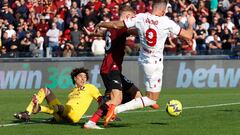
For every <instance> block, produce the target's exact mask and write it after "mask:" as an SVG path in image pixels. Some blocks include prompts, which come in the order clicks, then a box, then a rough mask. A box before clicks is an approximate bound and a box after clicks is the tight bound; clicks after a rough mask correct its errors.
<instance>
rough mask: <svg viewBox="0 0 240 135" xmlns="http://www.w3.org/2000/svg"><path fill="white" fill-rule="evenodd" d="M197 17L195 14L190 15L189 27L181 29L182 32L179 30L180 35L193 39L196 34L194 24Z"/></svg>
mask: <svg viewBox="0 0 240 135" xmlns="http://www.w3.org/2000/svg"><path fill="white" fill-rule="evenodd" d="M195 21H196V20H195V18H194V17H193V16H189V17H188V28H187V29H186V30H185V29H181V30H180V32H179V36H180V37H183V38H185V39H187V40H192V38H193V34H194V31H193V24H194V23H195Z"/></svg>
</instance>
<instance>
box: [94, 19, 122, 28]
mask: <svg viewBox="0 0 240 135" xmlns="http://www.w3.org/2000/svg"><path fill="white" fill-rule="evenodd" d="M96 27H97V28H100V27H103V28H110V29H122V28H125V24H124V22H123V21H110V22H100V23H98V24H97V25H96Z"/></svg>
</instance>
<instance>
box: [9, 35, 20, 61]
mask: <svg viewBox="0 0 240 135" xmlns="http://www.w3.org/2000/svg"><path fill="white" fill-rule="evenodd" d="M9 45H10V48H9V53H10V54H9V56H11V57H17V52H18V48H19V46H20V41H19V40H18V39H17V36H16V34H13V35H12V38H11V41H10V42H9Z"/></svg>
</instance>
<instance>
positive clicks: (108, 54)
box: [84, 6, 142, 129]
mask: <svg viewBox="0 0 240 135" xmlns="http://www.w3.org/2000/svg"><path fill="white" fill-rule="evenodd" d="M134 15H135V13H134V10H133V9H132V8H131V7H128V6H126V7H123V8H122V9H120V20H124V19H126V18H127V17H132V16H134ZM85 31H86V32H87V33H88V34H89V35H93V36H104V37H105V40H106V47H105V50H106V51H105V57H104V59H103V62H102V66H101V70H100V74H101V77H102V80H103V82H104V85H105V87H106V93H105V95H109V96H110V100H108V101H107V102H106V103H104V104H102V105H101V106H100V107H99V109H98V110H97V111H96V112H95V113H94V115H93V116H92V117H91V118H90V120H89V121H88V122H87V123H86V124H85V125H84V128H90V129H100V127H99V126H97V125H96V123H97V122H98V121H99V120H100V118H101V117H103V116H104V115H106V114H107V112H109V109H114V107H115V106H117V105H119V104H121V103H125V102H128V101H130V100H131V99H134V98H136V97H141V96H142V95H141V93H140V91H139V89H138V88H137V87H136V86H135V85H134V84H133V83H132V82H131V81H130V80H128V79H127V78H126V77H125V76H124V75H123V74H122V62H123V57H124V54H125V52H124V49H125V42H126V37H128V36H129V35H130V34H129V33H131V34H135V35H136V34H137V33H136V31H135V30H127V29H121V30H116V29H108V30H107V31H104V32H103V31H98V32H95V33H89V32H88V31H87V30H86V29H85ZM111 118H112V117H111ZM105 121H110V119H108V120H106V119H105ZM107 123H108V122H107ZM105 126H106V125H105Z"/></svg>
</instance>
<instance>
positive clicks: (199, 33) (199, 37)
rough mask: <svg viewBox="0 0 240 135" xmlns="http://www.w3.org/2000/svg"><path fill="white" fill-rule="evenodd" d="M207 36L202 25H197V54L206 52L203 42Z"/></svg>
mask: <svg viewBox="0 0 240 135" xmlns="http://www.w3.org/2000/svg"><path fill="white" fill-rule="evenodd" d="M206 36H207V31H206V30H205V29H204V26H203V25H199V28H198V29H197V30H196V37H195V38H196V43H197V47H196V49H197V51H198V52H199V53H198V54H200V55H203V54H206V52H207V47H206V44H205V38H206Z"/></svg>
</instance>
